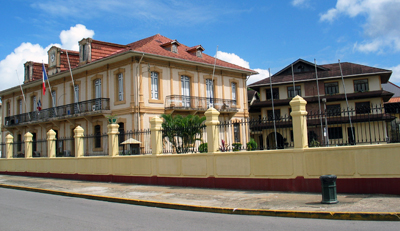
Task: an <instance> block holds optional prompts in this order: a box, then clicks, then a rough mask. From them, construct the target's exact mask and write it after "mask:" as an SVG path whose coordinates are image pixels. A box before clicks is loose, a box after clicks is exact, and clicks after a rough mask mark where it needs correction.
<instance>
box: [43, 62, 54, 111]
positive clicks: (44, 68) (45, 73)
mask: <svg viewBox="0 0 400 231" xmlns="http://www.w3.org/2000/svg"><path fill="white" fill-rule="evenodd" d="M42 67H43V75H45V76H46V79H47V84H48V85H49V91H50V96H51V105H52V106H53V108H54V113H55V114H56V115H57V110H56V108H55V107H56V105H55V103H56V101H55V100H54V97H53V94H52V91H51V85H50V81H49V76H48V75H47V71H46V67H45V66H44V63H43V60H42ZM43 78H44V76H43Z"/></svg>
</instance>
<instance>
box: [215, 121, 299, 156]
mask: <svg viewBox="0 0 400 231" xmlns="http://www.w3.org/2000/svg"><path fill="white" fill-rule="evenodd" d="M220 134H221V135H220V138H221V139H220V151H241V150H247V151H252V150H267V149H283V148H291V147H293V146H294V143H293V130H292V118H291V117H290V116H287V115H283V116H281V115H279V114H277V115H275V118H274V117H273V116H268V117H264V118H262V117H261V116H260V117H259V118H250V119H245V120H233V121H227V122H223V123H221V124H220ZM221 136H222V137H221ZM224 137H225V139H224ZM247 137H249V139H248V140H247Z"/></svg>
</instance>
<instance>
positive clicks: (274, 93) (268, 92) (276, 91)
mask: <svg viewBox="0 0 400 231" xmlns="http://www.w3.org/2000/svg"><path fill="white" fill-rule="evenodd" d="M266 95H267V100H271V89H267V90H266ZM272 96H273V97H274V99H279V88H272Z"/></svg>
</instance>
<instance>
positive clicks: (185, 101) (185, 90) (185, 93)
mask: <svg viewBox="0 0 400 231" xmlns="http://www.w3.org/2000/svg"><path fill="white" fill-rule="evenodd" d="M181 84H182V106H183V107H190V78H189V77H188V76H186V75H182V76H181Z"/></svg>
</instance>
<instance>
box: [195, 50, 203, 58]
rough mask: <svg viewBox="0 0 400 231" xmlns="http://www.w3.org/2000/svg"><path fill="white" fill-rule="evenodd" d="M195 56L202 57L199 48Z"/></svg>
mask: <svg viewBox="0 0 400 231" xmlns="http://www.w3.org/2000/svg"><path fill="white" fill-rule="evenodd" d="M196 56H197V57H199V58H202V57H203V52H202V51H201V50H197V51H196Z"/></svg>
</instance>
